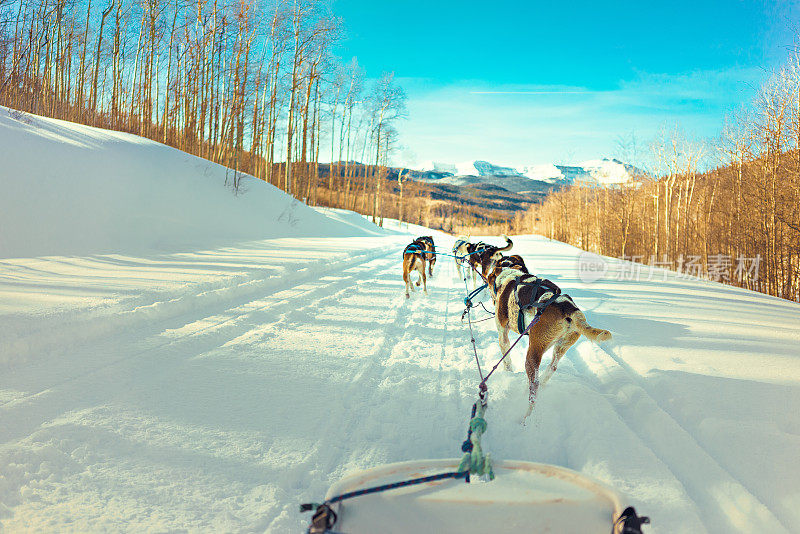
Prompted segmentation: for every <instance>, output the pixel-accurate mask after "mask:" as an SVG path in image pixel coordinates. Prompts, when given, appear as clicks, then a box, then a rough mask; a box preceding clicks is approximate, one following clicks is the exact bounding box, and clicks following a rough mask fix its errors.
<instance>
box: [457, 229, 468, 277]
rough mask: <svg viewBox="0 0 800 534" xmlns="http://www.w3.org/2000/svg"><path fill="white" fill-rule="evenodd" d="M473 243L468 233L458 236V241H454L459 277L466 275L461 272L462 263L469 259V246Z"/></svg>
mask: <svg viewBox="0 0 800 534" xmlns="http://www.w3.org/2000/svg"><path fill="white" fill-rule="evenodd" d="M471 244H472V243H470V242H469V236H468V235H460V236H458V237H457V238H456V242H455V243H453V256H454V257H455V260H456V270H457V271H458V277H459V278H462V279H463V278H464V275H463V274H462V273H461V264H462V263H463V262H465V261H467V254H469V250H468V248H469V246H470V245H471Z"/></svg>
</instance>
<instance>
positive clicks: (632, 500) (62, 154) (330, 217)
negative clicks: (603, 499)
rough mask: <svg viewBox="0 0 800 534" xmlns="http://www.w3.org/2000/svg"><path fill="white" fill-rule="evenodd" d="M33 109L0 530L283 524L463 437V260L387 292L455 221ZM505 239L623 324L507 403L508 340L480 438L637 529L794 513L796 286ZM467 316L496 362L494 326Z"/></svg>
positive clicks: (746, 522) (0, 205)
mask: <svg viewBox="0 0 800 534" xmlns="http://www.w3.org/2000/svg"><path fill="white" fill-rule="evenodd" d="M30 120H32V123H28V122H19V121H16V120H14V119H9V118H8V117H7V116H5V114H4V112H3V110H0V150H5V147H6V146H13V150H5V151H4V152H3V153H2V156H3V158H2V161H3V163H2V166H0V180H1V182H2V183H0V185H2V188H3V191H4V193H5V192H10V193H11V194H4V195H3V196H0V217H3V219H2V222H1V223H0V232H2V237H3V239H5V240H6V241H4V243H8V245H6V246H9V247H11V248H9V249H7V250H12V251H13V253H4V254H3V257H2V259H0V329H2V331H0V530H2V531H8V532H19V531H25V532H28V531H30V532H63V531H75V532H87V531H92V532H95V531H126V532H140V531H159V532H162V531H224V532H230V531H236V532H241V531H255V532H265V531H266V532H270V533H284V532H300V531H302V529H303V527H304V526H305V525H306V524H307V523H306V522H307V521H308V516H303V515H301V514H299V513H298V512H297V505H298V504H299V503H301V502H309V501H319V500H320V499H321V498H322V497H323V496H324V494H325V491H326V489H327V488H328V487H329V486H330V485H331V484H332V483H333V482H334V481H336V480H338V479H339V478H340V477H342V476H343V475H344V474H346V473H348V472H350V471H352V470H357V469H361V468H365V467H372V466H376V465H380V464H384V463H388V462H396V461H403V460H412V459H420V458H455V457H460V455H461V448H460V447H461V442H462V441H463V439H464V433H465V429H466V424H467V421H468V417H469V409H470V406H471V405H472V403H473V401H474V400H475V395H476V387H477V383H478V380H477V371H476V368H475V362H474V356H473V354H472V350H471V345H470V341H469V335H468V330H467V328H466V326H465V325H464V324H463V323H462V322H461V320H460V317H461V312H462V310H463V298H464V284H463V282H462V281H461V280H459V279H457V278H456V277H455V268H454V265H453V262H452V260H451V259H448V258H446V257H440V258H439V261H438V262H437V264H436V267H435V273H434V276H433V277H432V279H429V281H428V293H429V294H428V295H425V294H423V293H421V292H417V293H415V294H413V295H412V296H411V298H410V299H408V300H406V298H405V296H404V291H403V283H402V280H401V267H400V254H401V251H402V249H403V247H404V246H405V245H406V244H407V242H408V241H409V240H410V236H409V235H408V232H410V233H412V234H414V235H419V234H421V233H429V234H431V235H433V236H434V239H435V240H436V243H437V247H438V248H439V249H440V250H448V249H449V248H450V247H451V246H452V237H448V236H445V235H443V234H441V233H438V232H433V231H429V230H427V229H424V228H421V227H415V226H413V225H412V226H410V227H406V226H405V225H398V224H397V223H392V222H391V221H390V224H389V226H390V229H389V230H380V229H377V228H375V227H374V226H372V225H370V224H369V223H367V222H365V221H364V220H363V219H362V218H361V217H359V216H357V215H355V214H352V213H350V212H346V211H342V210H326V209H318V210H312V209H309V208H306V207H305V206H303V205H299V204H292V202H291V200H290V199H288V198H287V197H285V195H283V194H282V193H280V192H279V191H277V190H276V189H274V188H270V187H269V186H265V185H264V184H261V183H258V182H255V181H253V182H251V183H250V188H249V191H248V192H247V193H246V194H245V195H240V196H238V197H235V196H233V195H232V194H231V192H230V191H228V190H227V189H225V188H224V187H223V186H222V185H221V183H222V181H224V170H223V169H221V168H218V167H216V166H211V171H210V173H211V174H210V175H206V174H205V171H204V170H202V169H198V168H197V165H199V164H200V163H201V162H202V160H198V159H196V158H193V157H191V156H187V155H185V154H181V153H179V152H177V151H174V150H173V149H169V148H166V147H163V146H161V145H158V144H155V143H150V142H147V141H144V140H141V139H140V138H137V137H135V136H128V135H122V134H116V133H111V132H103V131H98V130H95V129H91V128H83V127H78V126H75V125H71V124H68V123H61V122H58V121H49V120H46V119H40V118H32V119H30ZM20 138H25V139H26V141H25V142H21V141H18V139H20ZM7 143H8V144H7ZM10 143H13V145H10ZM29 147H30V148H29ZM36 156H38V157H36ZM123 158H125V159H123ZM204 168H205V167H204ZM108 169H111V170H115V172H106V170H108ZM117 169H119V171H118V173H117V172H116V170H117ZM127 169H131V170H127ZM137 169H138V170H137ZM37 173H38V174H37ZM92 173H101V176H94V177H93V176H91V175H92ZM137 173H138V174H137ZM87 174H88V175H90V176H85V175H87ZM117 176H119V177H121V178H119V180H121V181H115V180H117V178H115V177H117ZM37 177H38V179H39V180H42V181H46V183H48V184H51V185H52V187H54V188H55V189H54V192H53V193H52V195H51V196H52V197H55V198H50V196H47V192H48V191H49V189H48V188H46V187H44V186H43V185H41V184H37V183H36V181H35V179H37ZM206 179H207V180H208V181H207V182H205V181H204V180H206ZM26 180H28V181H32V182H31V183H30V184H28V187H29V188H32V189H33V190H35V191H37V192H38V193H37V194H32V193H30V192H29V191H27V190H26V188H25V187H22V186H19V185H18V184H17V183H18V182H25V181H26ZM170 180H174V181H175V183H174V184H171V185H165V182H169V181H170ZM63 183H69V184H73V186H72V187H68V186H64V185H62V184H63ZM78 186H80V187H78ZM85 187H89V188H91V187H96V188H98V191H97V193H95V192H94V191H93V190H92V189H86V188H85ZM153 189H156V191H152V190H153ZM192 189H195V190H196V191H194V192H193V191H191V190H192ZM159 196H165V198H164V199H159V198H158V197H159ZM249 196H255V197H256V198H255V199H252V200H248V197H249ZM118 197H121V198H122V199H123V200H119V199H118ZM198 199H199V200H198ZM203 199H205V200H203ZM228 199H230V200H228ZM195 200H197V201H198V202H200V201H204V202H207V203H208V204H201V205H205V206H207V208H208V209H206V210H201V211H202V213H200V214H198V213H197V212H196V210H197V208H195V205H196V204H195ZM106 202H108V203H110V206H111V207H110V208H109V209H106V207H105V205H103V203H106ZM251 202H252V204H251ZM40 203H41V204H42V205H41V206H40V205H39V204H40ZM145 203H152V205H150V206H148V205H144V204H145ZM263 205H266V206H267V208H266V209H264V208H263V207H262V206H263ZM45 207H49V209H50V210H60V211H58V212H57V213H53V214H51V215H49V212H48V211H47V210H46V209H45ZM167 207H169V208H170V209H167ZM212 207H214V208H216V209H217V210H219V211H220V212H221V213H220V214H214V213H212V212H213V210H212V209H211V208H212ZM287 207H288V208H289V213H291V217H289V216H288V215H284V216H283V217H281V215H282V214H283V213H285V210H286V209H287ZM9 210H13V212H12V214H11V215H9V214H8V211H9ZM28 212H33V213H38V214H39V216H40V217H48V218H47V219H46V221H44V222H37V221H36V220H35V217H33V216H30V215H28ZM142 213H144V214H146V217H144V216H143V217H142V219H141V220H138V222H136V221H137V220H136V219H135V217H137V216H139V214H142ZM203 214H207V215H208V216H209V217H213V218H214V220H213V222H212V223H204V221H203V220H202V218H203ZM151 216H161V217H166V219H161V221H162V222H161V223H153V222H150V220H149V219H148V217H151ZM231 217H232V218H234V219H235V222H233V223H228V222H227V221H228V219H229V218H231ZM120 219H121V220H120ZM94 220H98V221H100V222H101V223H102V225H98V224H93V221H94ZM242 220H244V221H249V222H252V223H253V224H256V223H258V222H259V221H261V225H260V226H259V225H258V224H256V226H257V227H258V228H257V229H252V228H250V227H249V226H246V227H243V226H244V225H242V224H238V223H239V222H240V221H242ZM125 221H128V222H131V224H130V225H126V223H125ZM134 222H135V224H134ZM59 226H61V227H63V228H60V227H59ZM96 227H97V228H96ZM106 227H107V228H109V232H111V231H113V232H115V233H113V234H112V235H111V236H109V235H107V234H106V233H104V232H102V231H101V229H102V228H106ZM8 228H13V230H14V232H13V234H14V235H13V236H12V235H11V233H10V232H9V230H8ZM47 228H50V231H51V232H54V233H55V235H56V236H60V239H55V238H51V237H50V236H49V234H48V232H47V231H46V230H47ZM92 228H96V229H95V231H94V232H93V233H90V234H88V235H87V236H84V237H81V238H80V239H79V238H78V237H75V238H74V239H73V238H71V236H72V234H73V233H74V231H75V230H78V229H83V230H86V231H87V232H88V231H89V230H90V229H92ZM191 228H198V230H197V231H195V232H192V231H191ZM212 230H217V231H216V232H214V231H212ZM153 232H156V233H158V234H159V235H160V236H161V239H160V240H155V241H154V238H153V235H152V234H153ZM206 232H209V233H206ZM259 232H261V234H259ZM485 239H486V240H487V241H494V240H495V239H496V238H495V237H486V238H485ZM61 240H65V241H66V243H65V244H64V245H63V246H62V244H61V243H60V241H61ZM514 242H515V245H514V249H513V252H514V253H517V254H521V255H522V256H523V257H524V258H525V259H526V261H527V263H528V266H529V267H530V268H531V270H532V271H534V272H536V273H538V274H540V275H542V276H545V277H548V278H550V279H552V280H553V281H555V282H556V283H558V284H559V285H560V286H561V287H562V288H564V290H565V292H567V293H569V294H570V295H571V296H572V297H573V298H574V299H575V301H576V302H577V303H578V304H579V305H580V306H581V307H582V308H583V309H584V311H585V313H586V316H587V319H588V320H589V322H590V323H592V324H593V325H595V326H598V327H601V328H607V329H609V330H611V331H612V332H613V335H614V339H613V341H611V342H607V343H604V344H603V345H602V346H598V345H595V344H592V343H590V342H588V341H587V340H586V339H581V340H580V341H579V342H578V343H577V344H576V345H575V346H574V347H573V348H572V349H570V351H569V352H568V353H567V354H566V356H565V357H564V359H563V360H562V362H561V364H560V366H559V369H558V371H557V372H556V373H555V375H554V377H553V379H552V380H551V381H550V382H549V383H548V384H547V386H546V387H545V388H543V389H542V390H541V391H540V398H539V402H538V404H537V406H536V409H535V410H534V413H533V415H532V417H531V420H530V421H529V423H528V425H527V426H524V427H523V426H521V425H520V424H519V423H518V421H519V419H520V417H521V415H522V414H523V413H524V411H525V408H526V404H527V383H526V382H527V379H526V377H525V374H524V372H523V371H522V369H523V356H524V351H525V347H524V346H523V347H517V348H515V349H514V351H513V353H512V361H513V366H514V372H506V371H503V370H502V369H501V370H499V371H498V372H497V373H496V374H495V375H494V376H493V377H492V379H491V381H490V382H489V395H490V397H489V398H490V404H489V410H488V411H487V413H486V419H487V421H488V430H487V433H486V434H485V436H484V441H483V444H484V447H485V448H486V450H487V451H489V452H491V453H492V455H493V456H494V457H495V458H497V459H517V460H530V461H536V462H543V463H550V464H555V465H559V466H564V467H567V468H570V469H574V470H576V471H579V472H582V473H585V474H587V475H591V476H593V477H595V478H598V479H600V480H602V481H604V482H606V483H607V484H609V485H611V486H613V487H615V488H616V489H617V490H618V491H619V492H620V493H621V494H622V495H623V497H624V498H625V500H626V502H627V503H629V504H633V505H635V506H636V507H637V509H638V511H639V512H641V513H644V514H646V515H649V516H650V517H651V519H652V525H651V526H650V527H649V528H647V529H646V530H645V532H647V533H675V532H691V533H693V534H694V533H702V532H710V533H718V532H719V533H722V532H725V533H727V532H748V533H762V532H770V533H775V532H798V531H800V467H798V463H797V454H798V451H800V412H799V411H798V410H797V406H798V405H800V348H799V347H800V305H797V304H795V303H791V302H787V301H782V300H779V299H776V298H772V297H768V296H765V295H761V294H756V293H752V292H749V291H745V290H741V289H736V288H732V287H728V286H723V285H720V284H717V283H713V282H708V281H703V280H698V279H694V278H686V277H678V276H676V275H675V274H672V273H667V272H663V271H660V270H657V269H656V270H654V271H653V272H652V273H648V272H647V271H645V272H644V273H643V274H642V276H639V277H638V278H636V277H632V276H629V275H630V274H631V265H630V264H628V263H624V262H618V261H616V260H608V270H607V271H606V272H605V274H604V275H603V276H602V277H600V278H599V279H597V280H594V281H583V280H582V279H581V277H580V276H579V270H578V266H579V258H580V257H581V253H580V251H579V250H577V249H575V248H573V247H570V246H567V245H564V244H561V243H558V242H551V241H548V240H546V239H543V238H541V237H537V236H516V237H514ZM115 243H118V244H119V247H120V249H121V250H120V251H116V250H114V248H113V247H114V246H115ZM26 247H27V248H26ZM26 251H27V252H26ZM626 272H627V273H628V275H625V273H626ZM584 278H585V277H584ZM483 298H484V299H488V297H487V296H485V295H484V297H483ZM487 304H488V303H487ZM478 313H483V312H480V311H479V312H478ZM483 317H485V315H479V316H478V318H483ZM475 326H476V343H477V347H478V350H479V356H480V358H481V360H482V364H483V365H484V366H487V365H488V366H490V365H493V364H494V363H495V361H496V359H497V358H498V356H499V347H498V343H497V333H496V331H495V330H494V326H493V322H492V321H484V322H481V323H477V324H476V325H475ZM524 343H525V342H523V344H524ZM547 361H548V359H547V356H546V359H545V362H547Z"/></svg>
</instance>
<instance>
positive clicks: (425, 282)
mask: <svg viewBox="0 0 800 534" xmlns="http://www.w3.org/2000/svg"><path fill="white" fill-rule="evenodd" d="M420 274H421V275H422V288H423V289H424V290H425V294H426V295H427V294H428V277H427V276H426V275H425V264H424V263H423V264H422V270H421V271H420Z"/></svg>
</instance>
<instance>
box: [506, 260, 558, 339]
mask: <svg viewBox="0 0 800 534" xmlns="http://www.w3.org/2000/svg"><path fill="white" fill-rule="evenodd" d="M514 283H515V284H516V285H515V287H514V298H516V300H517V306H519V315H518V316H517V329H518V331H519V332H520V333H522V332H524V331H525V326H526V321H525V313H524V312H525V311H526V310H530V309H534V308H535V309H536V315H539V314H541V313H542V312H543V311H544V309H545V308H547V307H548V306H549V305H550V304H552V303H553V302H555V301H556V299H557V298H558V297H560V296H561V288H560V287H558V286H557V285H555V284H554V283H553V282H551V281H550V280H547V279H546V278H539V277H538V276H534V275H532V274H529V275H525V276H520V277H519V278H516V279H515V280H514ZM564 297H565V298H569V297H568V296H567V295H564ZM570 300H572V299H570Z"/></svg>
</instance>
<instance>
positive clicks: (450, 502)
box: [309, 460, 647, 534]
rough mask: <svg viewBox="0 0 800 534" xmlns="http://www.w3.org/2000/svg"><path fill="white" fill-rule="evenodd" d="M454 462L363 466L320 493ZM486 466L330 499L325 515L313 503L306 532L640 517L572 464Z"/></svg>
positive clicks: (621, 522)
mask: <svg viewBox="0 0 800 534" xmlns="http://www.w3.org/2000/svg"><path fill="white" fill-rule="evenodd" d="M458 465H459V462H458V461H457V460H422V461H411V462H401V463H396V464H390V465H384V466H380V467H375V468H372V469H367V470H364V471H361V472H358V473H356V474H353V475H350V476H348V477H346V478H344V479H342V480H340V481H339V482H337V483H335V484H334V485H333V486H331V488H330V489H329V490H328V494H327V495H326V499H327V500H332V499H335V498H336V496H341V495H347V494H352V493H359V492H360V491H365V490H367V489H368V488H374V487H383V486H391V485H392V484H393V483H394V482H396V481H398V480H401V479H402V480H407V479H412V480H417V479H420V478H423V479H424V478H427V477H433V478H435V476H436V475H437V474H439V473H443V472H445V473H447V472H452V471H453V470H455V469H457V467H458ZM493 469H494V480H491V481H486V482H484V481H480V480H474V479H473V480H472V482H471V483H469V484H466V483H465V482H464V480H463V479H457V478H445V479H438V480H432V481H429V482H425V483H422V484H415V485H412V486H407V487H402V486H401V487H398V488H396V489H391V490H389V491H382V492H378V493H367V494H364V495H359V496H358V497H357V498H352V499H348V500H345V501H340V502H337V503H335V504H330V505H328V509H327V510H324V511H323V513H326V514H327V515H326V516H325V517H322V516H321V515H320V512H319V510H318V512H317V515H315V518H314V519H315V520H316V524H314V523H313V522H312V526H311V527H310V528H309V533H311V534H323V533H337V534H362V533H375V532H382V533H408V532H437V533H454V534H455V533H459V534H464V533H470V532H475V533H487V532H488V533H492V534H501V533H512V532H513V533H520V532H537V533H541V532H552V533H576V534H578V533H580V534H590V533H595V532H596V533H598V534H609V533H612V532H613V533H623V532H624V533H626V534H633V533H640V532H641V530H640V528H639V525H640V524H641V523H643V522H646V521H647V520H646V519H643V518H638V517H637V516H636V513H635V511H633V510H632V509H627V510H623V507H622V504H621V500H620V497H619V496H618V495H617V494H616V492H614V491H613V490H611V489H610V488H608V487H607V486H605V485H604V484H602V483H600V482H597V481H596V480H593V479H591V478H589V477H587V476H585V475H583V474H580V473H577V472H575V471H572V470H569V469H565V468H563V467H556V466H552V465H545V464H537V463H532V462H519V461H500V462H496V463H495V464H494V466H493ZM624 512H625V513H627V515H626V514H625V513H624ZM626 523H627V525H626ZM626 528H627V530H625V529H626Z"/></svg>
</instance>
